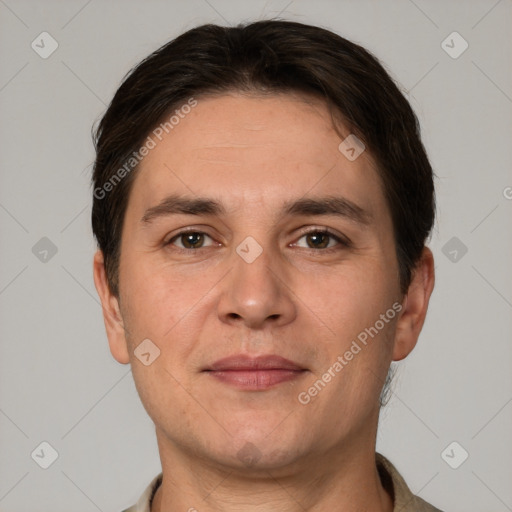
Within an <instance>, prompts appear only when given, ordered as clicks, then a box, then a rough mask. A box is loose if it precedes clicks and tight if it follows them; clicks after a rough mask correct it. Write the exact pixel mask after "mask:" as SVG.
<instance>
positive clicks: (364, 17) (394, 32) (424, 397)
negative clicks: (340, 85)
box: [0, 0, 512, 512]
mask: <svg viewBox="0 0 512 512" xmlns="http://www.w3.org/2000/svg"><path fill="white" fill-rule="evenodd" d="M511 14H512V1H511V0H500V1H495V0H479V1H476V0H475V1H451V2H446V1H426V0H414V1H412V0H396V1H385V2H381V1H378V2H377V1H371V2H370V1H358V2H356V1H338V2H335V1H327V0H323V1H319V0H316V1H309V2H308V1H301V0H294V1H290V0H275V1H263V0H261V1H260V0H255V1H251V2H248V1H244V2H235V1H234V0H208V1H206V0H189V1H188V2H178V1H167V2H163V1H149V2H141V1H139V2H133V1H123V2H121V1H118V2H116V1H109V2H100V1H99V0H92V1H88V2H87V1H84V0H80V1H66V2H64V1H44V2H40V1H39V2H36V1H30V2H29V1H22V0H16V1H15V0H0V41H1V43H0V48H1V49H0V52H1V54H0V59H1V70H0V112H1V117H0V140H1V148H2V149H1V151H0V168H1V175H0V176H1V182H0V185H1V188H0V229H1V238H2V259H1V265H0V307H1V313H0V315H1V317H0V333H1V348H0V433H1V438H0V442H1V445H0V510H1V511H9V512H22V511H23V512H28V511H30V512H36V511H37V512H43V511H46V512H49V511H52V512H64V511H66V512H79V511H95V510H100V511H105V512H107V511H113V512H116V511H117V512H118V511H120V510H121V509H122V508H123V507H126V506H128V505H131V504H132V503H134V502H135V501H136V499H137V498H138V496H139V494H140V493H141V492H142V490H143V489H144V487H145V486H146V485H147V484H148V482H149V480H150V479H151V478H152V477H153V476H154V475H156V473H157V472H159V471H160V465H159V459H158V451H157V447H156V442H155V437H154V430H153V426H152V423H151V422H150V420H149V418H148V417H147V416H146V414H145V411H144V409H143V408H142V405H141V404H140V401H139V399H138V396H137V394H136V391H135V387H134V384H133V380H132V376H131V372H130V370H129V367H128V366H122V365H119V364H118V363H117V362H115V361H114V360H113V359H112V357H111V355H110V352H109V350H108V346H107V341H106V336H105V333H104V327H103V321H102V315H101V308H100V307H99V303H98V299H97V296H96V292H95V289H94V284H93V280H92V271H91V262H92V255H93V251H94V248H95V246H94V241H93V238H92V233H91V229H90V221H89V217H90V207H91V189H90V186H89V179H90V171H91V163H92V161H93V158H94V155H93V148H92V144H91V137H90V129H91V125H92V124H93V122H94V121H95V120H96V119H98V117H99V116H100V115H101V113H102V112H103V111H104V109H105V104H107V103H108V102H109V101H110V98H111V97H112V95H113V93H114V92H115V90H116V88H117V86H118V85H119V83H120V80H121V78H122V77H123V76H124V74H125V73H126V72H127V71H128V70H129V69H130V68H131V67H132V66H133V65H134V64H136V63H137V62H138V61H139V60H140V59H141V58H142V57H144V56H146V55H147V54H148V53H149V52H150V51H152V50H154V49H156V48H157V47H159V46H160V45H161V44H163V43H164V42H166V41H168V40H169V39H170V38H173V37H175V36H176V35H178V34H179V33H181V32H183V31H184V30H186V29H189V28H192V27H193V26H195V25H198V24H201V23H206V22H214V23H220V24H236V23H238V22H240V21H248V20H255V19H259V18H266V17H274V16H278V15H279V16H281V17H282V18H285V19H290V20H297V21H301V22H305V23H312V24H318V25H320V26H323V27H326V28H330V29H332V30H334V31H336V32H338V33H339V34H341V35H343V36H345V37H348V38H349V39H352V40H354V41H356V42H359V43H360V44H362V45H364V46H366V47H367V48H368V49H370V50H371V51H373V52H374V53H375V54H376V55H377V56H378V57H379V58H380V59H382V61H383V62H384V63H385V65H386V67H387V69H388V70H390V71H391V73H392V74H393V76H394V77H395V78H396V79H398V80H399V82H400V83H401V84H402V86H403V88H404V90H405V91H407V96H408V98H409V99H410V101H411V103H412V105H413V107H414V109H415V110H416V112H417V114H418V116H419V118H420V121H421V124H422V129H423V137H424V142H425V145H426V147H427V150H428V152H429V154H430V157H431V161H432V163H433V166H434V168H435V170H436V173H437V175H438V179H437V194H438V202H439V207H438V215H439V216H438V220H437V224H436V228H435V232H434V234H433V237H432V241H431V244H430V245H431V247H432V249H433V251H434V254H435V257H436V271H437V284H436V289H435V291H434V295H433V298H432V301H431V307H430V311H429V315H428V317H427V322H426V325H425V328H424V331H423V333H422V336H421V337H420V342H419V344H418V346H417V348H416V349H415V350H414V352H413V353H412V355H411V356H410V357H409V358H408V359H407V360H406V361H404V362H402V363H400V364H399V365H398V366H399V370H398V375H397V377H396V380H395V384H394V394H393V397H392V399H391V401H390V403H389V405H388V406H387V407H386V408H385V409H384V410H383V413H382V417H381V426H380V433H379V437H378V449H379V451H381V452H382V453H384V454H385V455H387V456H388V457H389V458H390V459H391V460H392V462H394V464H395V465H396V466H397V467H398V469H399V470H400V471H401V472H402V474H403V475H404V477H405V478H406V481H407V482H408V484H409V486H410V487H411V489H412V491H413V492H415V493H418V494H419V495H420V496H422V497H423V498H425V499H426V500H428V501H431V502H433V503H434V504H435V505H437V506H438V507H440V508H443V509H445V510H446V511H464V512H483V511H489V510H494V511H506V510H512V486H511V485H510V482H511V480H512V443H511V432H512V372H511V371H510V369H511V360H512V344H511V343H510V340H511V332H512V315H511V312H512V287H511V286H510V284H511V281H512V280H511V277H512V268H511V265H510V262H511V261H512V258H511V256H512V236H510V230H511V224H512V222H511V220H512V215H511V214H512V200H511V199H510V197H512V188H507V187H512V175H511V171H510V170H511V168H512V167H511V163H512V162H511V161H512V155H511V144H510V136H511V133H512V130H511V121H512V116H511V109H512V90H511V83H512V80H511V78H512V77H511V74H512V72H511V63H512V55H511V53H512V51H511V48H512V45H511V30H510V20H511ZM43 31H47V32H49V33H50V34H51V36H52V37H53V38H54V39H55V40H56V41H57V42H58V45H59V46H58V48H57V50H56V51H55V52H54V53H53V54H52V55H51V56H49V57H48V58H46V59H43V58H41V57H40V56H39V54H38V53H36V52H35V51H34V50H33V49H32V48H31V43H32V41H34V40H35V41H36V42H37V41H40V38H39V39H38V36H39V34H40V33H41V32H43ZM453 31H457V32H458V33H460V34H461V36H462V37H463V38H464V39H465V40H466V41H467V42H468V44H469V47H468V49H467V50H466V51H465V52H464V53H463V54H462V55H460V56H459V57H458V58H456V59H455V58H452V57H451V56H450V55H448V53H446V51H445V50H444V49H443V47H442V46H441V43H442V41H443V40H445V38H446V37H447V36H448V35H449V34H451V33H452V32H453ZM448 41H449V43H448V44H450V45H451V46H454V49H455V50H457V49H460V48H461V46H460V40H459V41H455V42H453V43H452V42H450V39H449V40H448ZM39 44H40V46H42V44H41V43H39ZM44 46H45V48H46V50H47V49H48V48H49V42H48V40H46V43H45V45H44ZM452 51H453V49H452ZM507 196H508V198H507ZM43 237H47V238H48V239H49V240H51V242H52V243H53V244H54V246H55V248H56V249H57V252H56V254H54V255H52V252H51V250H50V251H49V252H48V253H44V250H48V241H42V242H39V241H40V239H41V238H43ZM453 237H456V238H457V240H452V241H451V242H450V240H451V239H452V238H453ZM38 242H39V245H36V244H37V243H38ZM447 243H448V246H447V245H446V244H447ZM45 244H46V245H45ZM461 244H464V246H465V247H467V249H468V251H467V253H466V254H464V255H463V254H462V251H461V248H462V245H461ZM34 246H35V249H33V247H34ZM443 248H444V252H443ZM453 250H455V251H457V252H456V253H453ZM450 252H451V254H450ZM454 258H456V260H455V261H453V259H454ZM42 441H46V442H48V443H50V445H51V446H52V447H53V448H54V449H55V450H56V451H57V452H58V454H59V457H58V458H57V460H56V461H55V462H54V463H53V464H52V465H51V466H50V467H49V468H48V469H42V468H41V467H40V466H39V465H38V464H37V463H36V461H35V460H34V459H33V458H31V453H32V452H33V451H34V450H35V449H36V448H37V447H38V446H39V444H40V443H41V442H42ZM453 441H456V442H457V443H459V445H460V446H461V447H462V448H459V447H456V449H455V450H454V451H453V452H451V451H450V450H448V453H449V455H450V456H451V457H450V459H451V462H452V463H454V461H455V462H457V461H460V457H461V453H463V452H462V451H461V450H462V449H464V450H466V451H467V452H468V453H469V457H468V459H467V460H466V461H465V462H464V463H463V464H462V465H460V467H459V468H458V469H452V468H451V467H450V466H449V465H448V464H447V463H446V462H445V460H443V457H442V455H441V454H442V452H443V451H444V450H445V448H446V447H447V446H448V445H449V444H450V443H452V442H453ZM40 450H41V449H39V451H37V450H36V453H39V455H40V458H39V459H38V460H39V462H42V461H43V459H44V458H45V457H46V459H47V461H48V457H50V456H51V455H50V452H49V451H48V449H46V452H44V450H43V453H44V456H43V455H42V452H41V451H40ZM35 459H36V460H37V457H35ZM445 459H446V456H445Z"/></svg>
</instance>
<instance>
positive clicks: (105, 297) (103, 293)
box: [93, 250, 130, 364]
mask: <svg viewBox="0 0 512 512" xmlns="http://www.w3.org/2000/svg"><path fill="white" fill-rule="evenodd" d="M93 274H94V284H95V286H96V290H97V292H98V295H99V297H100V300H101V306H102V309H103V320H104V322H105V329H106V331H107V337H108V344H109V346H110V352H111V353H112V355H113V356H114V359H115V360H116V361H118V362H119V363H122V364H127V363H129V362H130V357H129V355H128V348H127V341H126V336H125V329H124V323H123V317H122V316H121V310H120V309H119V301H118V300H117V297H116V296H115V295H113V294H112V293H111V291H110V287H109V285H108V281H107V273H106V271H105V262H104V259H103V253H102V252H101V251H100V250H98V251H96V254H95V255H94V262H93Z"/></svg>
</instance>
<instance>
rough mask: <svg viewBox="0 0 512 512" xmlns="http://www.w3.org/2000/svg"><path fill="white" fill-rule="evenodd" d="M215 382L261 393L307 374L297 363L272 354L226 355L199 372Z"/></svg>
mask: <svg viewBox="0 0 512 512" xmlns="http://www.w3.org/2000/svg"><path fill="white" fill-rule="evenodd" d="M203 371H204V372H207V373H208V374H209V375H210V376H211V377H213V378H215V379H216V380H217V381H219V382H221V383H223V384H227V385H230V386H234V387H236V388H238V389H243V390H246V391H262V390H265V389H268V388H271V387H274V386H276V385H277V384H281V383H284V382H289V381H291V380H295V379H297V378H299V377H301V376H302V375H304V373H306V372H307V369H306V368H303V367H301V366H300V365H298V364H297V363H294V362H293V361H290V360H289V359H285V358H283V357H280V356H276V355H269V356H259V357H250V356H247V355H243V354H241V355H237V356H230V357H226V358H224V359H220V360H218V361H216V362H215V363H213V364H212V365H210V366H209V367H207V368H205V369H204V370H203Z"/></svg>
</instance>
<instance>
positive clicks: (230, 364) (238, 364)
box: [205, 354, 305, 371]
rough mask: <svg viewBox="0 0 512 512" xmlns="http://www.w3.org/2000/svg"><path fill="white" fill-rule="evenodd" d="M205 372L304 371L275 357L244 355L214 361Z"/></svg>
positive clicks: (296, 365) (283, 359)
mask: <svg viewBox="0 0 512 512" xmlns="http://www.w3.org/2000/svg"><path fill="white" fill-rule="evenodd" d="M205 370H206V371H226V370H248V371H250V370H253V371H257V370H294V371H299V370H305V368H302V367H301V366H299V365H298V364H297V363H294V362H293V361H290V360H289V359H285V358H284V357H281V356H277V355H265V356H257V357H251V356H249V355H246V354H239V355H234V356H229V357H225V358H223V359H219V360H218V361H215V363H213V364H212V365H210V366H208V367H207V368H206V369H205Z"/></svg>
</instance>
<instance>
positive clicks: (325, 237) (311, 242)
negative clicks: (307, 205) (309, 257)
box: [295, 230, 349, 249]
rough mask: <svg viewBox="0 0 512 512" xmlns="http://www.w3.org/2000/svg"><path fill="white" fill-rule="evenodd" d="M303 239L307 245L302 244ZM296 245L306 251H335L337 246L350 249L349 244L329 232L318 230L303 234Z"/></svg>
mask: <svg viewBox="0 0 512 512" xmlns="http://www.w3.org/2000/svg"><path fill="white" fill-rule="evenodd" d="M302 239H305V243H304V242H300V240H302ZM295 245H298V246H299V247H304V248H305V249H335V248H336V246H345V247H348V246H349V243H348V242H346V241H345V240H343V239H342V238H341V237H339V236H337V235H335V234H333V233H330V232H329V231H322V230H316V231H310V232H309V233H305V234H303V235H302V236H301V237H300V238H299V241H298V242H297V243H296V244H295Z"/></svg>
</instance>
